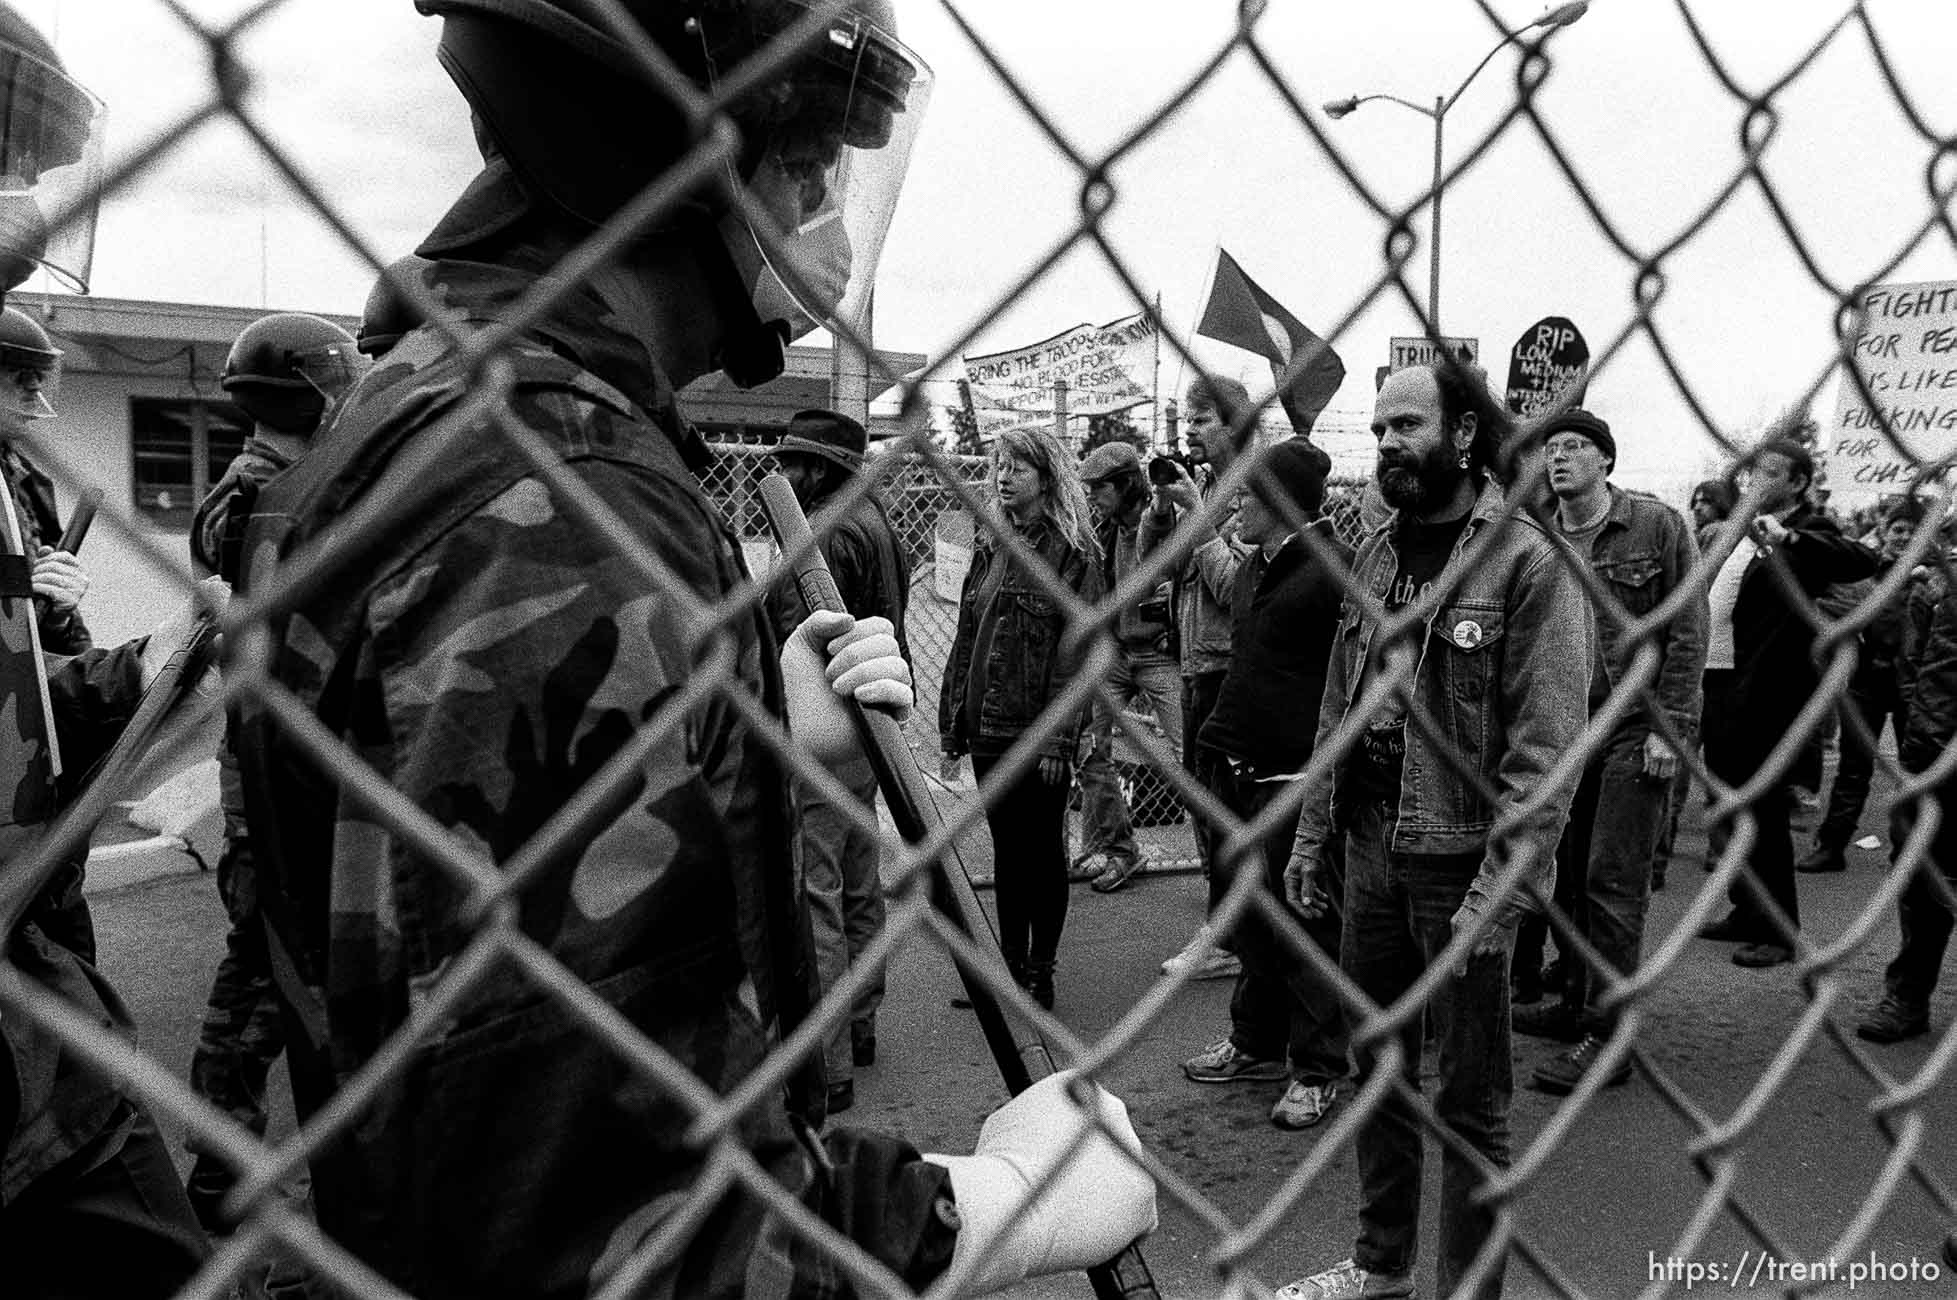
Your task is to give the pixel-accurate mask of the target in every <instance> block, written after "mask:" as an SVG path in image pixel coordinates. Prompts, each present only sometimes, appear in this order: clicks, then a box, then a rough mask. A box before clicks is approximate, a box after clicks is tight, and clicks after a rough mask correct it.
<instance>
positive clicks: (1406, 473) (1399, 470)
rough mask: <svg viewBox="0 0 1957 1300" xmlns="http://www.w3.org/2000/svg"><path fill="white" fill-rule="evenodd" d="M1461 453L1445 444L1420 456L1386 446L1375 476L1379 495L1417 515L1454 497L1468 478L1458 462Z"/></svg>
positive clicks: (1398, 507) (1399, 507) (1380, 455)
mask: <svg viewBox="0 0 1957 1300" xmlns="http://www.w3.org/2000/svg"><path fill="white" fill-rule="evenodd" d="M1459 458H1460V454H1459V453H1458V452H1456V451H1455V450H1454V448H1452V447H1450V446H1448V445H1447V444H1445V443H1442V444H1441V445H1439V446H1437V447H1433V448H1431V449H1429V450H1428V451H1427V452H1425V453H1423V454H1420V455H1412V454H1408V453H1405V452H1389V451H1386V450H1384V449H1382V450H1381V451H1380V453H1379V464H1378V465H1377V466H1376V467H1375V469H1374V477H1375V478H1377V479H1378V480H1379V494H1380V496H1382V497H1384V498H1385V499H1386V504H1387V505H1389V506H1392V507H1393V508H1395V509H1396V510H1407V511H1411V512H1413V513H1415V514H1418V513H1419V512H1420V511H1422V510H1425V509H1429V508H1431V507H1434V506H1437V505H1440V504H1441V503H1443V502H1446V501H1449V500H1452V499H1453V497H1454V493H1455V491H1456V490H1457V489H1458V488H1459V487H1460V486H1461V480H1462V479H1464V478H1466V477H1468V471H1467V469H1466V468H1465V467H1463V466H1462V465H1460V464H1458V463H1457V461H1458V460H1459Z"/></svg>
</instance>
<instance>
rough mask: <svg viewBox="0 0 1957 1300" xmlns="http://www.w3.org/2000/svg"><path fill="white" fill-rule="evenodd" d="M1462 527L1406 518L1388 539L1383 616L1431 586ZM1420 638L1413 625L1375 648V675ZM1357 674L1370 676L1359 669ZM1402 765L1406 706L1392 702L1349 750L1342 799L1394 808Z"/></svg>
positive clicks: (1413, 655)
mask: <svg viewBox="0 0 1957 1300" xmlns="http://www.w3.org/2000/svg"><path fill="white" fill-rule="evenodd" d="M1467 526H1468V515H1465V514H1464V515H1462V516H1461V517H1460V518H1458V519H1448V520H1445V521H1443V522H1441V523H1438V524H1423V523H1420V522H1418V521H1417V520H1414V519H1412V518H1407V519H1404V520H1403V521H1402V523H1401V524H1400V527H1399V528H1398V529H1397V530H1395V532H1394V534H1393V539H1392V546H1393V550H1394V553H1395V555H1396V556H1397V557H1398V559H1399V569H1398V572H1396V573H1395V574H1394V575H1393V584H1392V586H1390V587H1388V588H1387V589H1386V600H1385V605H1386V608H1387V611H1388V612H1389V613H1397V612H1398V611H1400V610H1402V609H1405V608H1406V607H1407V606H1408V605H1411V604H1413V602H1414V601H1416V600H1418V599H1419V598H1420V597H1421V595H1423V594H1424V593H1425V592H1426V591H1427V589H1428V588H1429V587H1431V586H1433V584H1434V581H1435V579H1437V578H1439V577H1440V576H1441V570H1443V569H1445V568H1446V567H1447V560H1448V557H1449V556H1450V555H1452V554H1454V544H1455V543H1456V542H1458V541H1460V540H1461V534H1462V532H1463V531H1465V530H1466V528H1467ZM1425 635H1426V627H1425V625H1423V624H1415V625H1414V626H1413V627H1411V628H1409V629H1408V630H1407V631H1405V632H1403V633H1402V634H1401V635H1400V637H1399V638H1398V639H1397V640H1395V641H1393V642H1392V643H1390V644H1387V645H1382V646H1380V647H1378V650H1377V655H1378V659H1377V662H1378V663H1379V665H1380V667H1381V669H1382V670H1384V669H1386V668H1389V667H1392V666H1396V665H1398V664H1399V663H1400V662H1401V661H1402V660H1406V659H1417V658H1418V657H1419V654H1420V641H1421V638H1422V637H1423V636H1425ZM1360 671H1361V672H1362V673H1366V672H1369V671H1370V670H1369V669H1367V668H1365V667H1362V668H1361V669H1360ZM1406 759H1407V722H1406V705H1405V703H1404V702H1403V701H1401V700H1398V699H1395V700H1394V701H1393V702H1392V703H1391V704H1390V705H1388V706H1387V708H1386V710H1385V711H1384V713H1383V714H1382V716H1380V717H1379V718H1377V719H1375V721H1374V722H1373V724H1372V725H1371V726H1369V727H1367V728H1366V733H1365V735H1363V736H1362V737H1360V740H1359V743H1358V744H1357V745H1356V746H1354V747H1353V751H1352V756H1351V758H1350V759H1349V760H1348V762H1347V765H1346V791H1347V793H1348V794H1349V795H1350V797H1351V798H1352V799H1353V800H1354V801H1357V802H1361V803H1385V804H1398V803H1399V801H1400V777H1401V774H1402V773H1403V772H1404V770H1405V767H1406Z"/></svg>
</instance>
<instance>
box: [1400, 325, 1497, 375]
mask: <svg viewBox="0 0 1957 1300" xmlns="http://www.w3.org/2000/svg"><path fill="white" fill-rule="evenodd" d="M1440 346H1441V347H1442V348H1446V349H1447V354H1448V355H1449V356H1451V357H1453V358H1454V359H1455V360H1456V361H1465V362H1467V363H1468V364H1469V365H1471V366H1477V365H1480V364H1481V340H1480V339H1467V338H1456V337H1453V336H1452V335H1447V334H1443V335H1441V340H1440ZM1386 355H1387V362H1386V370H1387V373H1388V374H1391V373H1392V372H1393V371H1395V370H1405V369H1406V368H1407V367H1408V366H1431V365H1433V364H1434V362H1435V361H1437V360H1438V359H1439V357H1440V351H1439V349H1438V348H1436V347H1435V346H1434V340H1432V339H1430V338H1428V337H1427V336H1426V335H1424V334H1417V335H1414V336H1413V337H1412V338H1403V337H1394V338H1392V339H1389V340H1387V354H1386Z"/></svg>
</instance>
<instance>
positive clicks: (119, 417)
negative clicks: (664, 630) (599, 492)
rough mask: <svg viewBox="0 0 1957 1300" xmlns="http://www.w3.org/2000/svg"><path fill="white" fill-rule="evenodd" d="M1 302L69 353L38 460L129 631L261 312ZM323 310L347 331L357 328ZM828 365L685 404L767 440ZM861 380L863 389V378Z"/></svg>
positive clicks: (230, 415) (91, 602) (155, 582)
mask: <svg viewBox="0 0 1957 1300" xmlns="http://www.w3.org/2000/svg"><path fill="white" fill-rule="evenodd" d="M8 301H9V303H10V304H11V305H13V306H17V307H20V308H21V309H22V310H24V311H27V312H29V313H31V314H32V315H33V316H34V317H35V319H37V320H39V321H40V322H41V323H42V324H43V326H44V327H45V328H46V329H47V331H48V333H49V335H50V336H51V337H52V338H53V339H54V344H55V346H56V347H58V348H60V349H62V352H63V354H64V355H63V357H62V376H61V383H60V388H59V391H58V394H57V396H56V405H57V407H58V408H59V410H60V414H59V416H57V417H56V418H55V419H53V420H48V421H44V422H42V423H41V424H39V425H38V426H37V427H36V428H35V430H34V432H35V434H36V436H37V438H40V439H42V440H43V446H44V447H45V449H46V450H45V452H37V454H36V456H35V459H36V460H37V462H39V463H40V464H41V465H42V467H43V468H44V469H46V470H47V472H48V473H49V474H50V475H51V476H53V478H54V479H55V482H56V485H57V495H58V496H59V498H60V502H61V512H62V516H63V518H66V516H67V514H68V511H69V509H70V507H71V506H72V505H73V503H74V501H75V499H76V497H77V495H78V493H79V492H80V491H81V490H82V489H83V487H85V486H91V487H99V488H100V489H102V491H103V494H104V497H103V506H102V512H101V515H100V517H99V518H98V520H97V522H96V525H95V528H94V530H93V531H92V532H91V533H90V534H89V538H88V541H87V543H86V545H85V546H84V547H83V548H82V557H81V558H82V560H83V562H84V564H85V565H86V566H87V567H88V570H89V575H90V578H91V580H92V585H91V587H90V590H89V594H88V598H87V599H86V601H85V602H84V603H83V606H82V609H83V613H84V614H86V615H87V617H88V621H89V625H90V627H91V628H93V629H94V631H95V634H96V638H97V640H98V641H102V642H104V643H109V642H114V641H119V640H123V639H125V638H127V637H131V636H135V635H138V634H140V633H142V632H144V631H146V630H148V629H149V628H150V627H152V626H154V625H155V624H156V622H157V621H158V620H159V619H161V618H162V617H163V616H164V615H165V614H167V613H168V611H169V610H170V609H171V608H173V607H174V606H175V605H176V604H177V602H178V601H179V599H180V598H181V595H182V592H183V583H184V581H185V580H187V579H188V577H189V575H190V551H189V544H188V540H187V539H188V529H189V524H190V516H191V513H192V511H194V510H195V509H196V506H197V503H198V501H200V500H201V499H202V498H203V495H204V493H205V492H206V491H208V490H209V488H210V485H211V484H212V483H214V482H215V481H216V480H217V479H218V478H219V477H220V476H222V474H223V473H224V470H225V467H226V466H227V465H229V464H230V462H231V458H232V457H233V456H234V455H236V454H237V451H238V448H239V445H240V444H241V443H242V442H243V440H244V437H245V435H246V434H247V433H248V432H249V430H250V421H249V420H247V419H246V418H245V416H244V415H243V413H242V412H240V411H239V410H238V409H237V408H236V407H235V406H233V405H232V404H231V403H230V402H228V401H227V400H225V395H224V392H223V390H222V389H221V388H220V387H219V379H220V377H221V376H222V374H223V370H224V358H225V354H226V353H227V352H228V351H229V350H230V347H231V340H232V339H233V338H235V337H236V336H237V334H238V332H239V331H240V330H242V329H243V328H244V327H245V326H246V325H248V324H250V323H251V322H252V321H254V320H256V319H258V318H259V317H260V316H263V315H265V314H266V312H265V310H264V309H259V308H247V307H212V306H203V305H192V304H188V303H171V302H144V301H135V300H130V299H121V298H94V297H73V296H67V295H59V294H34V293H15V294H11V295H9V297H8ZM320 314H321V315H325V316H327V318H328V319H329V320H334V321H337V322H338V323H339V324H341V325H343V326H345V327H346V328H347V329H348V330H349V331H351V330H353V328H354V327H355V326H356V325H357V324H358V322H357V320H355V319H354V318H352V317H348V316H339V315H332V314H330V313H320ZM879 360H880V362H881V365H882V367H883V368H884V369H886V370H887V371H888V372H889V373H892V374H900V375H902V374H912V373H915V372H916V371H918V370H920V369H921V368H922V367H923V366H924V364H925V358H924V357H922V356H918V355H915V354H909V353H895V352H884V353H882V354H881V355H880V358H879ZM831 369H832V357H831V353H830V350H829V349H828V348H812V347H793V348H790V349H789V356H788V369H787V372H786V373H784V374H783V375H782V377H781V378H779V379H777V380H775V381H774V382H773V383H770V384H766V385H763V386H762V387H760V388H756V389H751V390H745V391H744V390H741V389H738V388H735V387H734V386H732V385H731V384H728V383H726V382H725V381H724V380H722V379H720V377H719V376H709V377H707V378H705V379H702V380H700V381H699V382H698V383H695V384H693V385H691V386H689V387H688V388H687V389H686V390H685V391H684V392H683V393H682V399H683V401H684V403H685V406H686V410H687V413H688V414H689V415H690V416H691V417H692V418H693V420H694V421H695V422H696V423H697V424H699V425H700V426H701V427H702V429H703V430H704V431H705V432H706V433H707V435H708V437H710V438H720V439H726V440H730V441H757V442H769V441H773V440H774V439H775V438H776V437H779V436H780V431H781V429H782V428H783V427H784V426H785V425H786V423H787V421H788V417H789V416H790V415H792V414H794V413H795V412H796V411H799V410H802V409H804V408H806V407H810V406H828V405H831V397H830V394H831V392H832V382H833V381H834V377H833V376H832V374H831ZM847 379H848V377H847V376H844V377H843V380H844V383H845V386H847ZM856 387H857V390H858V391H859V392H860V391H861V390H862V388H863V387H864V385H863V384H862V383H861V380H860V376H859V379H858V383H857V385H856ZM869 387H871V388H872V389H874V388H875V387H876V386H875V385H870V386H869ZM869 423H870V426H871V436H872V437H877V436H884V435H888V434H889V433H891V432H894V426H889V427H884V426H885V422H884V421H882V420H880V419H875V418H873V419H872V420H871V421H870V422H869Z"/></svg>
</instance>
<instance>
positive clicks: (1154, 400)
mask: <svg viewBox="0 0 1957 1300" xmlns="http://www.w3.org/2000/svg"><path fill="white" fill-rule="evenodd" d="M1149 389H1150V391H1149V409H1150V410H1151V411H1152V412H1154V415H1153V419H1154V427H1153V428H1151V429H1150V430H1149V435H1148V441H1149V445H1150V446H1152V447H1154V448H1155V449H1156V450H1157V451H1160V450H1161V449H1162V291H1161V290H1160V289H1157V290H1156V291H1155V375H1154V377H1153V378H1152V379H1151V380H1150V381H1149ZM1171 450H1174V449H1173V448H1171Z"/></svg>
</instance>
